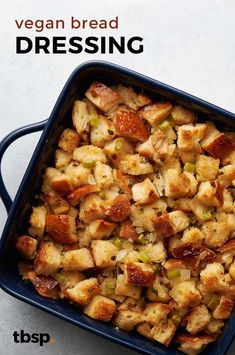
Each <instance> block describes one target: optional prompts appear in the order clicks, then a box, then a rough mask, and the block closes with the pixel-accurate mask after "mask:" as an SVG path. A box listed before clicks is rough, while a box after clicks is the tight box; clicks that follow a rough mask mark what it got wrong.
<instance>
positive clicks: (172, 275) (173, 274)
mask: <svg viewBox="0 0 235 355" xmlns="http://www.w3.org/2000/svg"><path fill="white" fill-rule="evenodd" d="M166 275H167V277H168V279H169V280H174V279H176V278H177V277H180V276H181V273H180V271H179V270H172V271H167V273H166Z"/></svg>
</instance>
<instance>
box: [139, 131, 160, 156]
mask: <svg viewBox="0 0 235 355" xmlns="http://www.w3.org/2000/svg"><path fill="white" fill-rule="evenodd" d="M135 150H136V152H137V153H139V154H140V155H143V156H144V157H146V158H148V159H153V157H154V155H155V154H156V151H155V149H154V147H153V143H152V135H151V136H149V138H148V140H147V141H145V142H143V143H139V144H138V145H137V146H136V149H135Z"/></svg>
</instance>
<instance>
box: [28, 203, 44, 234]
mask: <svg viewBox="0 0 235 355" xmlns="http://www.w3.org/2000/svg"><path fill="white" fill-rule="evenodd" d="M46 214H47V210H46V208H45V207H44V206H38V207H33V211H32V213H31V216H30V219H29V223H30V227H29V230H28V232H29V234H30V235H32V236H33V237H38V238H42V236H43V234H44V231H45V226H46Z"/></svg>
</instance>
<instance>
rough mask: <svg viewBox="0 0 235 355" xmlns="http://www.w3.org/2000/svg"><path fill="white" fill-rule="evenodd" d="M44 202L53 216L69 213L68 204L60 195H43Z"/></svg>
mask: <svg viewBox="0 0 235 355" xmlns="http://www.w3.org/2000/svg"><path fill="white" fill-rule="evenodd" d="M44 200H45V201H46V202H47V203H48V205H49V207H50V209H51V210H52V212H53V213H54V214H63V213H66V212H69V210H70V206H69V204H68V202H67V201H66V200H65V199H64V198H63V197H62V196H60V195H57V194H49V195H44Z"/></svg>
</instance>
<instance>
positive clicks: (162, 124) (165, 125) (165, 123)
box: [159, 120, 170, 129]
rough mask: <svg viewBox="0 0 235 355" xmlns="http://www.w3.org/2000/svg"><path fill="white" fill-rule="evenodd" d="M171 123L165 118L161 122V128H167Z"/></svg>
mask: <svg viewBox="0 0 235 355" xmlns="http://www.w3.org/2000/svg"><path fill="white" fill-rule="evenodd" d="M169 125H170V123H169V121H167V120H165V121H163V122H162V123H160V125H159V128H161V129H166V128H167V127H168V126H169Z"/></svg>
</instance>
